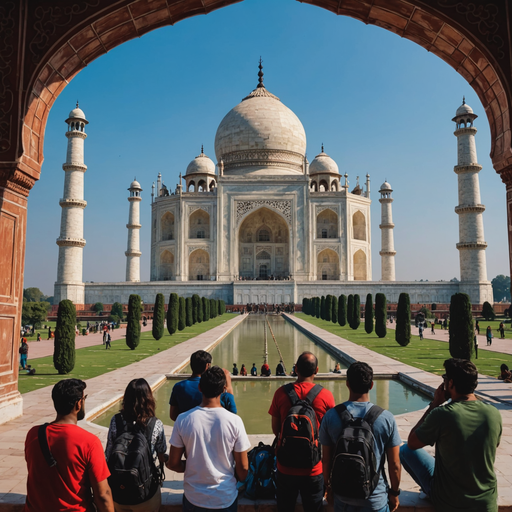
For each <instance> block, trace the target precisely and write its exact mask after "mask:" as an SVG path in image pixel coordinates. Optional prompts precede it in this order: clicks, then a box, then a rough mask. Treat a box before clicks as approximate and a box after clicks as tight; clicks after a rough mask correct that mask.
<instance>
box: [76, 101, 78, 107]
mask: <svg viewBox="0 0 512 512" xmlns="http://www.w3.org/2000/svg"><path fill="white" fill-rule="evenodd" d="M76 108H78V100H76Z"/></svg>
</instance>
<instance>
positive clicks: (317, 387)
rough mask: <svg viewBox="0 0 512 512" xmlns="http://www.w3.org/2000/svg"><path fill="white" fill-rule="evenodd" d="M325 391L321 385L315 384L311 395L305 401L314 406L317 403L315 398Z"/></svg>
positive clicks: (310, 392)
mask: <svg viewBox="0 0 512 512" xmlns="http://www.w3.org/2000/svg"><path fill="white" fill-rule="evenodd" d="M322 389H324V388H323V387H322V386H320V384H315V385H314V386H313V387H312V388H311V389H310V390H309V393H308V394H307V395H306V397H305V398H304V400H307V401H308V402H309V403H310V404H313V402H314V401H315V398H316V397H317V396H318V395H319V394H320V391H322Z"/></svg>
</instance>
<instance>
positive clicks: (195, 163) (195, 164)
mask: <svg viewBox="0 0 512 512" xmlns="http://www.w3.org/2000/svg"><path fill="white" fill-rule="evenodd" d="M190 174H215V164H214V163H213V161H212V159H211V158H208V157H207V156H206V155H205V154H204V153H203V150H201V154H200V155H198V156H196V157H195V158H194V160H192V162H190V163H189V164H188V167H187V176H188V175H190Z"/></svg>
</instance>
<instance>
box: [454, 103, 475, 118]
mask: <svg viewBox="0 0 512 512" xmlns="http://www.w3.org/2000/svg"><path fill="white" fill-rule="evenodd" d="M467 114H474V112H473V109H472V108H471V107H470V106H469V105H467V104H466V102H465V101H464V102H463V103H462V105H461V106H460V107H459V108H458V109H457V112H456V113H455V116H465V115H467Z"/></svg>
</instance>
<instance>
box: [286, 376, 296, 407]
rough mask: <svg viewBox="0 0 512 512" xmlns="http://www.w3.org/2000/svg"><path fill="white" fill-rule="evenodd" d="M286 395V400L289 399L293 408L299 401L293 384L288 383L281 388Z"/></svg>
mask: <svg viewBox="0 0 512 512" xmlns="http://www.w3.org/2000/svg"><path fill="white" fill-rule="evenodd" d="M283 388H284V390H285V392H286V394H287V395H288V398H289V399H290V402H291V403H292V406H294V405H295V404H296V403H297V402H298V401H299V396H298V395H297V392H296V391H295V386H294V385H293V382H290V383H289V384H285V385H284V386H283Z"/></svg>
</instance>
